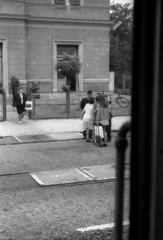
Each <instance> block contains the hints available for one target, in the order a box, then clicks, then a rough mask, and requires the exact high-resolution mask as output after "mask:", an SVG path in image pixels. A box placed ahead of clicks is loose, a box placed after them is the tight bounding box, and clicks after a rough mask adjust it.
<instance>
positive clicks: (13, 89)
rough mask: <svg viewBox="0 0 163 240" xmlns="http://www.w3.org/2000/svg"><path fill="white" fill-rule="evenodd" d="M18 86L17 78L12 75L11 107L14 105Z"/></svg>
mask: <svg viewBox="0 0 163 240" xmlns="http://www.w3.org/2000/svg"><path fill="white" fill-rule="evenodd" d="M18 87H19V79H18V78H16V77H15V76H14V75H12V78H11V89H12V95H13V103H12V106H13V107H16V104H15V97H16V94H17V93H18Z"/></svg>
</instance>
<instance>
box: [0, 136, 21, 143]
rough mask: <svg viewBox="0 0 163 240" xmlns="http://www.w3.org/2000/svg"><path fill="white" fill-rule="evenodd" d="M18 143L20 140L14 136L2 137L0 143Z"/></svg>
mask: <svg viewBox="0 0 163 240" xmlns="http://www.w3.org/2000/svg"><path fill="white" fill-rule="evenodd" d="M13 143H18V140H16V139H15V138H14V137H12V136H11V137H10V136H8V137H0V145H6V144H13Z"/></svg>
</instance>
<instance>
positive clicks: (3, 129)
mask: <svg viewBox="0 0 163 240" xmlns="http://www.w3.org/2000/svg"><path fill="white" fill-rule="evenodd" d="M130 120H131V117H130V116H121V117H114V118H113V119H112V131H118V130H119V128H120V127H121V126H122V124H123V123H125V122H126V121H130ZM80 123H81V120H80V119H46V120H29V119H28V118H26V121H25V122H24V123H22V124H20V123H19V122H18V119H14V120H11V121H5V122H0V137H4V136H19V135H39V134H43V135H46V134H55V133H75V132H76V133H77V132H81V131H82V129H81V127H80Z"/></svg>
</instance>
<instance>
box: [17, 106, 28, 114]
mask: <svg viewBox="0 0 163 240" xmlns="http://www.w3.org/2000/svg"><path fill="white" fill-rule="evenodd" d="M16 108H17V113H18V114H22V113H23V112H26V110H25V105H24V104H21V105H20V106H17V107H16Z"/></svg>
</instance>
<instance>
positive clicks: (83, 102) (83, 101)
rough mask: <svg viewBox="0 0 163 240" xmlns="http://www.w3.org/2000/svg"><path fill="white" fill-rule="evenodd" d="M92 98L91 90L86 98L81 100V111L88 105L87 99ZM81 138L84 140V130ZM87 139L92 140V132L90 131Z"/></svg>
mask: <svg viewBox="0 0 163 240" xmlns="http://www.w3.org/2000/svg"><path fill="white" fill-rule="evenodd" d="M90 98H92V90H89V91H88V92H87V97H86V98H83V99H82V101H81V104H80V108H81V110H83V109H84V107H85V105H86V104H87V103H89V99H90ZM83 137H84V138H85V139H86V130H84V131H83ZM89 138H92V131H91V130H90V134H89Z"/></svg>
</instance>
